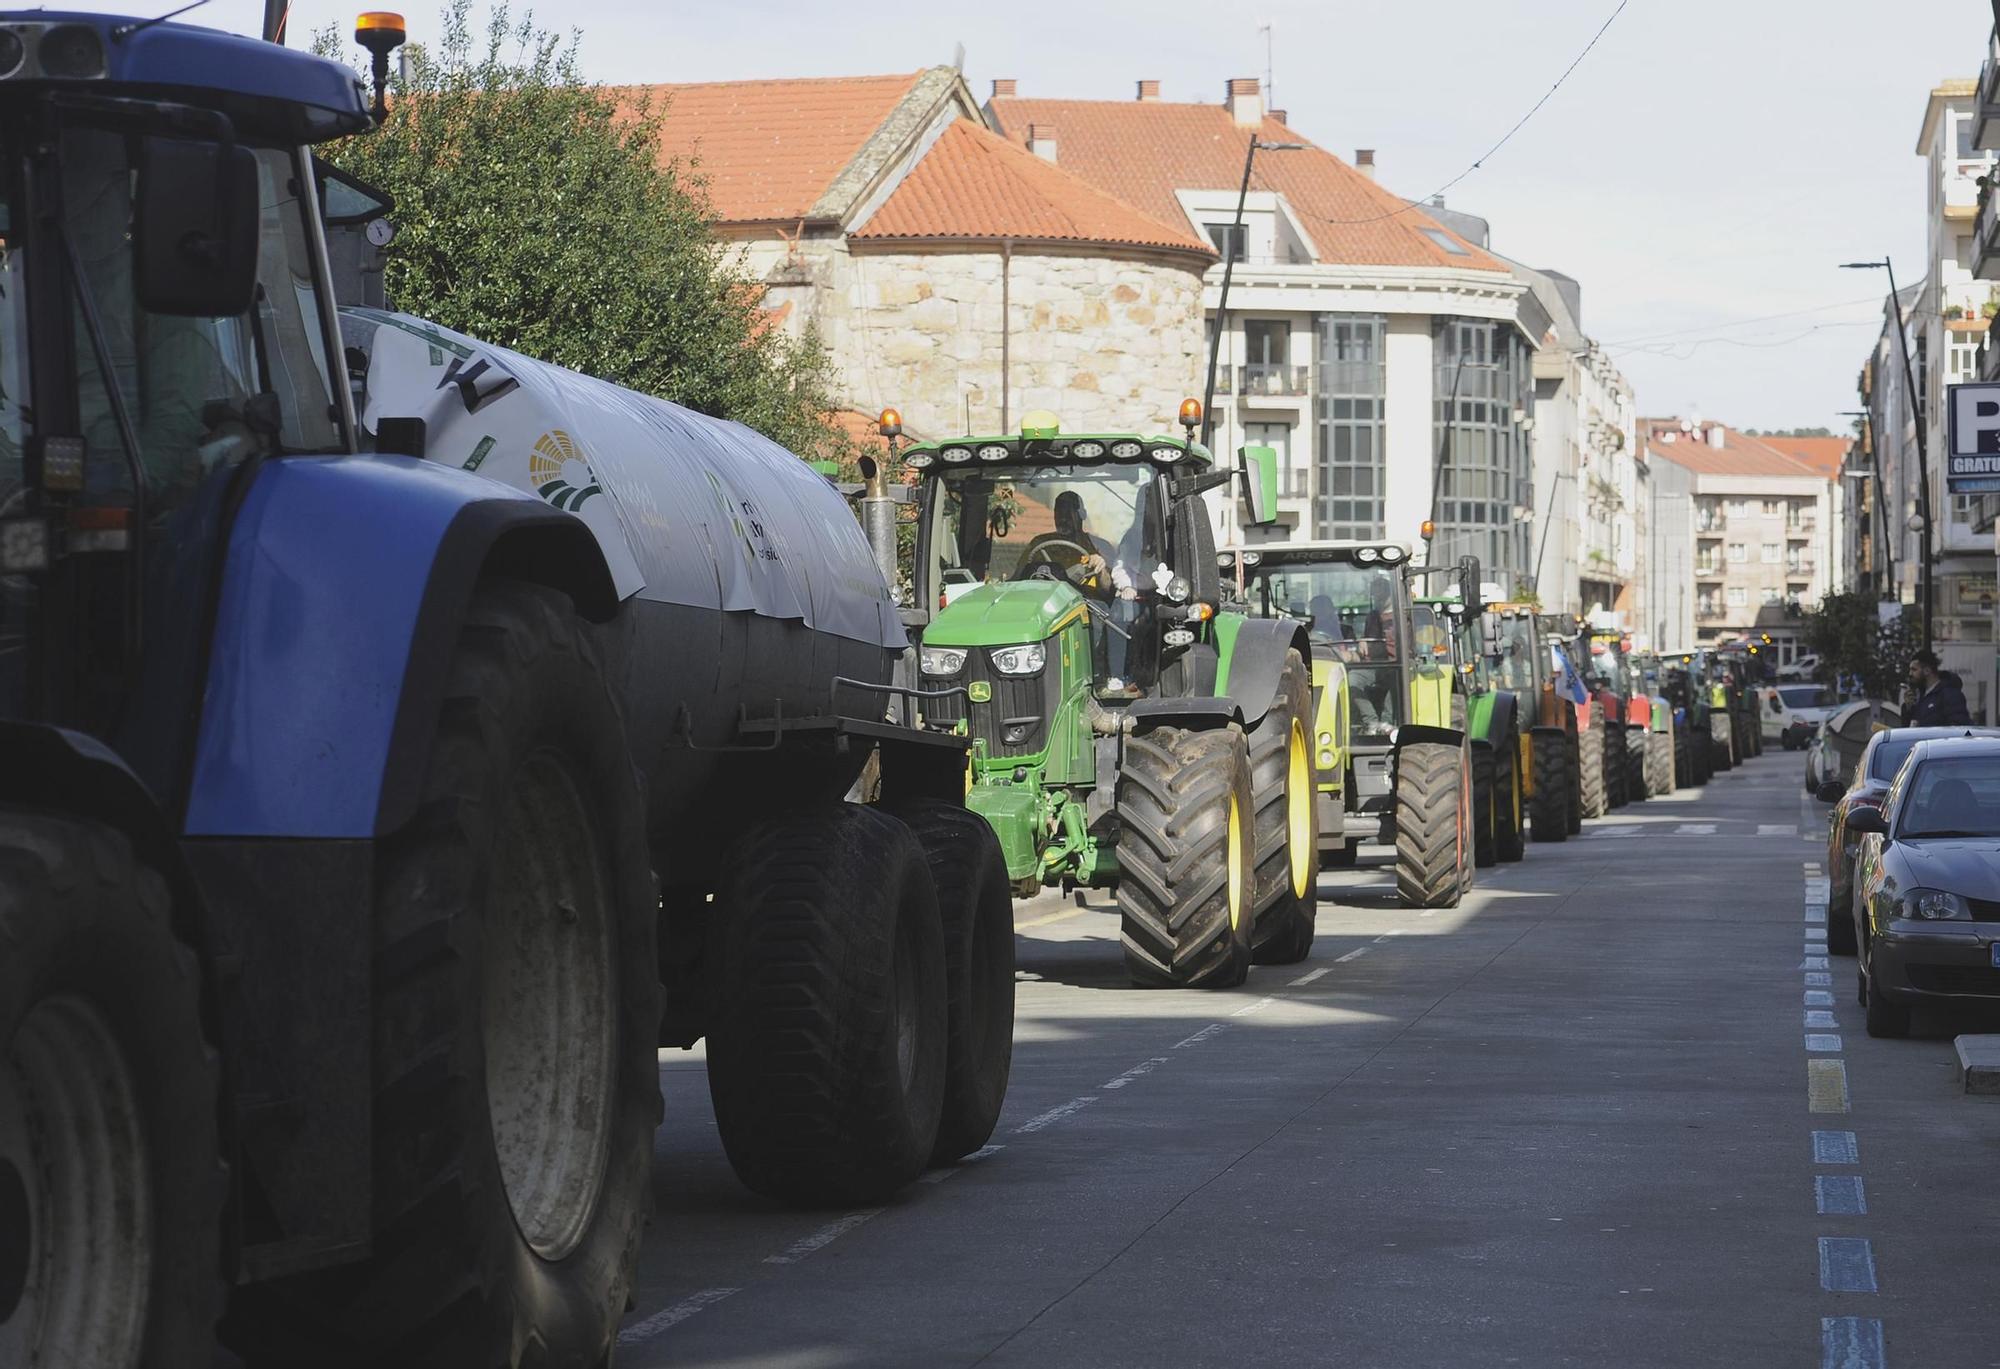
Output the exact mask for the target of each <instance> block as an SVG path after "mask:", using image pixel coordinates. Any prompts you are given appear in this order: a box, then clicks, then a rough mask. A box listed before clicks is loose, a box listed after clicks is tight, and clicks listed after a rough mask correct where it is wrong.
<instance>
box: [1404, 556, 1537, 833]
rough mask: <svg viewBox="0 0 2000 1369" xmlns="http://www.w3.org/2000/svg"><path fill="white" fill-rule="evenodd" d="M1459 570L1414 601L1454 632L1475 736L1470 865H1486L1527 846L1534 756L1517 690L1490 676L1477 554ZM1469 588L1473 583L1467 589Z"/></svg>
mask: <svg viewBox="0 0 2000 1369" xmlns="http://www.w3.org/2000/svg"><path fill="white" fill-rule="evenodd" d="M1434 573H1435V570H1434ZM1457 574H1458V583H1457V584H1456V585H1454V586H1453V589H1452V592H1451V593H1449V594H1442V595H1426V596H1425V597H1424V598H1422V599H1421V600H1419V602H1420V603H1423V604H1427V605H1428V606H1429V607H1430V609H1431V611H1432V612H1434V613H1435V614H1436V615H1437V618H1438V622H1439V624H1440V625H1441V626H1442V627H1443V628H1444V629H1445V631H1446V632H1447V633H1448V634H1449V635H1450V637H1451V646H1452V653H1451V654H1452V664H1453V666H1454V667H1455V668H1456V670H1457V672H1458V690H1459V693H1460V695H1462V697H1463V704H1462V707H1463V709H1464V717H1465V728H1466V731H1467V732H1468V733H1469V734H1470V736H1471V739H1472V858H1473V863H1474V864H1475V865H1479V866H1489V865H1497V864H1499V863H1501V862H1502V861H1515V860H1519V859H1520V858H1521V857H1522V856H1523V855H1525V854H1526V853H1527V832H1528V823H1527V816H1528V814H1527V786H1528V774H1529V769H1530V767H1531V765H1532V761H1531V759H1530V758H1529V757H1528V756H1527V755H1526V754H1525V753H1524V751H1523V748H1522V742H1523V741H1524V740H1526V738H1525V737H1524V735H1523V733H1522V730H1521V722H1522V714H1523V711H1524V710H1523V708H1522V705H1521V698H1522V696H1521V695H1519V694H1517V693H1516V692H1515V691H1514V690H1511V689H1503V688H1499V687H1497V686H1496V684H1495V681H1494V671H1493V661H1492V658H1491V655H1490V652H1489V648H1488V644H1487V640H1486V616H1485V604H1484V603H1483V602H1482V601H1481V599H1480V598H1479V597H1478V595H1477V592H1476V591H1477V587H1478V585H1479V563H1478V561H1476V560H1474V559H1472V558H1470V557H1468V558H1466V559H1465V560H1464V561H1462V562H1461V563H1460V565H1459V567H1458V568H1457ZM1468 590H1473V591H1474V594H1473V596H1472V597H1467V591H1468Z"/></svg>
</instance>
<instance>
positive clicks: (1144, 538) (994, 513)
mask: <svg viewBox="0 0 2000 1369" xmlns="http://www.w3.org/2000/svg"><path fill="white" fill-rule="evenodd" d="M1157 478H1158V475H1157V472H1155V471H1154V469H1153V468H1152V467H1151V466H1137V465H1134V466H1005V467H981V466H968V467H965V468H962V469H958V470H947V471H945V472H944V473H943V474H942V475H940V476H938V477H937V479H936V487H937V493H936V497H935V500H934V504H933V518H934V520H935V521H934V522H933V524H932V528H931V545H930V569H931V572H932V579H933V582H934V583H936V584H937V585H938V586H939V587H940V590H941V592H943V593H945V594H947V595H948V594H949V593H950V592H951V588H952V586H953V585H955V584H963V585H976V584H984V583H989V582H992V581H998V580H1026V579H1029V578H1031V577H1033V576H1035V575H1036V574H1037V572H1038V571H1039V572H1040V573H1041V574H1042V575H1043V576H1044V577H1045V578H1048V577H1057V576H1060V575H1061V574H1062V573H1063V572H1064V571H1067V570H1068V569H1069V568H1070V567H1072V566H1074V565H1076V564H1077V563H1078V562H1080V561H1082V560H1083V559H1084V558H1085V557H1087V556H1091V555H1096V556H1101V557H1103V558H1104V562H1105V566H1106V568H1107V569H1108V570H1110V571H1111V573H1112V575H1113V578H1114V579H1117V578H1118V572H1119V569H1120V568H1122V569H1123V571H1124V574H1125V575H1126V576H1127V577H1129V578H1130V581H1131V582H1132V583H1133V584H1134V585H1139V586H1145V587H1150V584H1151V576H1152V573H1153V569H1154V567H1155V565H1156V564H1158V563H1159V561H1160V547H1159V542H1160V537H1159V518H1158V513H1157V504H1158V500H1157V499H1156V498H1155V497H1154V494H1153V485H1154V483H1155V481H1156V480H1157Z"/></svg>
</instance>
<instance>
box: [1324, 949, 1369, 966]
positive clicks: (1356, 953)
mask: <svg viewBox="0 0 2000 1369" xmlns="http://www.w3.org/2000/svg"><path fill="white" fill-rule="evenodd" d="M1367 954H1368V948H1367V947H1366V946H1356V947H1355V948H1354V949H1353V950H1351V951H1349V952H1348V953H1347V954H1346V955H1337V956H1335V957H1334V958H1333V963H1334V964H1336V965H1345V964H1346V963H1347V962H1348V961H1350V960H1359V959H1360V958H1361V957H1362V956H1364V955H1367Z"/></svg>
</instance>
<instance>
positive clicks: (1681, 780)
mask: <svg viewBox="0 0 2000 1369" xmlns="http://www.w3.org/2000/svg"><path fill="white" fill-rule="evenodd" d="M1673 771H1674V788H1676V789H1692V788H1694V787H1695V786H1696V785H1698V784H1700V783H1701V778H1700V777H1699V776H1698V775H1696V774H1695V772H1694V748H1693V747H1692V746H1690V745H1688V734H1687V732H1686V730H1685V729H1683V728H1678V727H1677V728H1675V729H1674V754H1673Z"/></svg>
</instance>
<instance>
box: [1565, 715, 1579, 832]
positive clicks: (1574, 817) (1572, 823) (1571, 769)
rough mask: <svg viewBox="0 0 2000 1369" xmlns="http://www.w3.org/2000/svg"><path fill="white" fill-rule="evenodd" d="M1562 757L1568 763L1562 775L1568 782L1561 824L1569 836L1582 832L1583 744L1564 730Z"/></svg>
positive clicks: (1574, 735) (1577, 737) (1574, 734)
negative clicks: (1567, 806) (1566, 799)
mask: <svg viewBox="0 0 2000 1369" xmlns="http://www.w3.org/2000/svg"><path fill="white" fill-rule="evenodd" d="M1563 756H1564V759H1565V760H1566V761H1567V762H1568V769H1567V770H1565V771H1564V774H1565V775H1567V776H1568V781H1569V811H1568V814H1567V816H1566V819H1565V821H1564V822H1563V827H1564V828H1565V829H1567V831H1568V834H1569V835H1570V836H1575V835H1576V834H1577V833H1579V832H1581V831H1582V830H1583V743H1582V741H1581V740H1579V734H1578V733H1575V732H1571V731H1569V730H1568V729H1567V728H1565V729H1564V736H1563Z"/></svg>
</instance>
